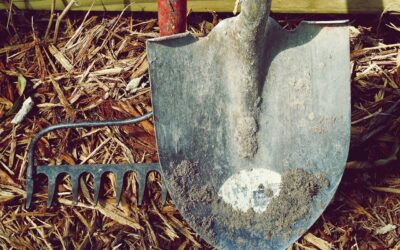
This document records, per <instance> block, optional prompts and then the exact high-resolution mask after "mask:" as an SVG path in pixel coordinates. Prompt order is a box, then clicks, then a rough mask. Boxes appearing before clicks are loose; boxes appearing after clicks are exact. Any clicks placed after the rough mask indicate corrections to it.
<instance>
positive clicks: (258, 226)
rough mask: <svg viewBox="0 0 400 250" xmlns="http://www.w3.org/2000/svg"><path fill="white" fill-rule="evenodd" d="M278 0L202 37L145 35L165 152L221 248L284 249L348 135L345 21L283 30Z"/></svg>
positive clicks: (331, 173)
mask: <svg viewBox="0 0 400 250" xmlns="http://www.w3.org/2000/svg"><path fill="white" fill-rule="evenodd" d="M270 2H271V1H270V0H253V1H250V0H248V1H244V2H243V3H242V11H241V13H240V14H239V15H238V16H236V17H233V18H230V19H226V20H224V21H222V22H220V23H219V24H218V25H217V26H216V27H215V28H214V29H213V30H212V31H211V33H210V34H209V35H208V36H207V37H204V38H196V37H194V36H193V35H191V34H189V33H184V34H179V35H173V36H169V37H162V38H156V39H152V40H149V41H148V43H147V50H148V59H149V62H150V77H151V84H152V95H153V108H154V114H155V124H156V134H157V144H158V150H159V158H160V163H161V167H162V171H163V175H164V177H165V180H166V185H167V188H168V190H169V192H170V195H171V197H172V198H173V200H174V202H175V203H176V205H177V208H178V209H179V210H180V212H181V213H182V215H183V217H184V218H185V219H186V220H187V222H188V223H189V224H190V225H191V226H192V227H193V228H194V229H195V230H196V231H197V232H198V233H199V234H200V235H201V237H203V238H204V239H205V240H207V241H208V242H209V243H211V244H213V245H215V246H216V247H217V248H219V249H284V248H286V247H288V246H290V245H291V244H292V243H293V242H294V241H295V240H296V239H298V238H299V237H300V236H301V235H302V234H303V233H304V232H305V231H306V230H307V229H308V228H309V227H310V226H311V225H312V224H313V223H314V222H315V221H316V220H317V219H318V217H319V216H320V215H321V214H322V212H323V211H324V209H325V208H326V206H327V205H328V203H329V202H330V200H331V199H332V197H333V195H334V193H335V191H336V189H337V187H338V184H339V182H340V179H341V177H342V174H343V170H344V166H345V162H346V158H347V154H348V148H349V141H350V58H349V54H350V49H349V31H348V27H347V25H346V22H303V23H301V24H300V26H299V27H298V28H297V29H296V30H294V31H286V30H283V29H282V28H281V27H280V25H278V24H277V23H276V21H274V20H273V19H272V18H269V9H270Z"/></svg>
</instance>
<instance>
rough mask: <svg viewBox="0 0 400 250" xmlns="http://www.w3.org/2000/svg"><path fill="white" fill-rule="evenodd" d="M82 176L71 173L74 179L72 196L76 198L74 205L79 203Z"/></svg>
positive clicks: (72, 179)
mask: <svg viewBox="0 0 400 250" xmlns="http://www.w3.org/2000/svg"><path fill="white" fill-rule="evenodd" d="M80 178H81V176H80V175H74V176H72V175H71V181H72V196H73V199H74V205H76V204H78V194H79V179H80Z"/></svg>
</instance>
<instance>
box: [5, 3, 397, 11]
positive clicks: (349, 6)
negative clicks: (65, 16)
mask: <svg viewBox="0 0 400 250" xmlns="http://www.w3.org/2000/svg"><path fill="white" fill-rule="evenodd" d="M94 1H95V3H94V6H93V8H92V9H93V10H95V11H121V10H123V9H124V8H125V7H126V6H128V5H129V4H131V3H132V4H131V5H130V7H129V8H128V10H130V11H149V12H153V11H157V1H156V0H94ZM12 2H13V4H15V6H16V7H18V8H19V9H31V10H49V9H50V5H51V4H50V3H51V1H50V0H13V1H12ZM234 2H235V0H189V8H190V9H192V11H195V12H209V11H217V12H231V11H232V10H233V6H234ZM66 4H67V1H64V0H56V9H57V10H62V9H63V8H64V7H65V6H66ZM91 4H92V0H80V1H79V5H76V6H74V7H73V8H72V9H73V10H88V9H89V7H90V5H91ZM6 7H7V4H5V2H4V0H3V1H2V2H0V9H5V8H6ZM272 11H273V12H275V13H336V14H347V13H381V12H382V11H400V1H399V0H292V1H287V0H273V4H272Z"/></svg>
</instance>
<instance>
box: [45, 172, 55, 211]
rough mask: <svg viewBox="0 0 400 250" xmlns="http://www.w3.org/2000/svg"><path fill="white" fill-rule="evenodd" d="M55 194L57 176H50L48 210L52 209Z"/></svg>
mask: <svg viewBox="0 0 400 250" xmlns="http://www.w3.org/2000/svg"><path fill="white" fill-rule="evenodd" d="M55 192H56V176H53V175H48V192H47V194H48V196H47V208H49V207H51V204H52V203H53V199H54V194H55Z"/></svg>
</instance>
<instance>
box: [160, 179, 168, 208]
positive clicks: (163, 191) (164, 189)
mask: <svg viewBox="0 0 400 250" xmlns="http://www.w3.org/2000/svg"><path fill="white" fill-rule="evenodd" d="M164 183H165V180H161V204H162V205H163V206H165V202H166V201H167V187H166V186H165V184H164Z"/></svg>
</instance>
